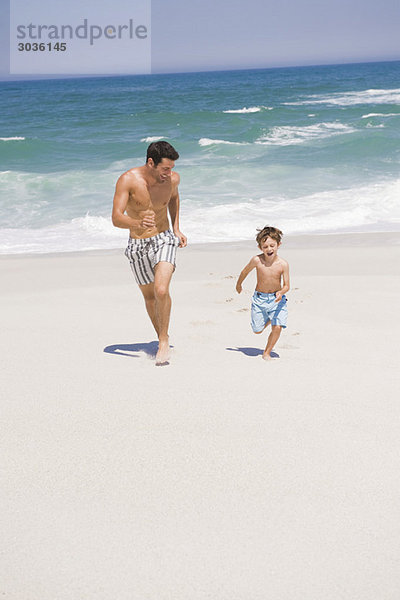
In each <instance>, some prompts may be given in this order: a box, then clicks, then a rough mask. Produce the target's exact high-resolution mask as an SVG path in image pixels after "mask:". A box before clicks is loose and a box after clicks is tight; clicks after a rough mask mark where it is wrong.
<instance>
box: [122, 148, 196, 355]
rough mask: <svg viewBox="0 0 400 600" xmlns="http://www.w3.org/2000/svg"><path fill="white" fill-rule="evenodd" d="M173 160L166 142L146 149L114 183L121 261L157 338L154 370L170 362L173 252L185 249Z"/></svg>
mask: <svg viewBox="0 0 400 600" xmlns="http://www.w3.org/2000/svg"><path fill="white" fill-rule="evenodd" d="M178 158H179V154H178V153H177V151H176V150H175V148H173V146H171V144H169V143H168V142H163V141H160V142H154V143H152V144H150V146H149V147H148V148H147V157H146V164H145V165H144V166H142V167H135V168H133V169H130V170H129V171H127V172H126V173H124V174H123V175H121V177H120V178H119V179H118V181H117V185H116V188H115V195H114V202H113V211H112V222H113V224H114V225H115V227H121V228H123V229H129V232H130V237H129V242H128V247H127V249H126V251H125V255H126V256H127V258H128V259H129V262H130V265H131V268H132V272H133V274H134V276H135V279H136V281H137V283H138V284H139V287H140V290H141V292H142V294H143V297H144V301H145V304H146V309H147V312H148V315H149V317H150V319H151V322H152V323H153V326H154V329H155V330H156V332H157V336H158V341H159V343H158V352H157V355H156V364H158V365H160V364H163V363H166V362H168V360H169V355H170V349H169V338H168V327H169V318H170V313H171V297H170V295H169V284H170V281H171V277H172V273H173V272H174V270H175V256H176V249H177V247H178V246H179V247H181V248H183V247H184V246H186V244H187V239H186V237H185V236H184V235H183V233H181V231H180V229H179V193H178V185H179V181H180V179H179V175H178V173H175V172H173V171H172V169H173V168H174V166H175V161H176V160H177V159H178ZM167 209H168V212H169V215H170V218H171V224H172V231H171V229H170V228H169V222H168V214H167Z"/></svg>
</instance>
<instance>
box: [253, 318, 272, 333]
mask: <svg viewBox="0 0 400 600" xmlns="http://www.w3.org/2000/svg"><path fill="white" fill-rule="evenodd" d="M270 323H271V321H269V320H268V321H267V322H266V323H265V325H264V327H263V328H262V329H260V331H253V333H256V334H257V335H258V334H259V333H262V332H263V331H264V329H265V328H266V327H268V325H269V324H270Z"/></svg>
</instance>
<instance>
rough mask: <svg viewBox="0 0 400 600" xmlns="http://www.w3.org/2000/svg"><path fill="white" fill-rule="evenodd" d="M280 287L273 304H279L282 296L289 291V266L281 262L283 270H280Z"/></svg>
mask: <svg viewBox="0 0 400 600" xmlns="http://www.w3.org/2000/svg"><path fill="white" fill-rule="evenodd" d="M282 283H283V285H282V287H281V289H280V290H279V292H276V294H275V295H276V299H275V302H280V301H281V300H282V296H283V294H286V292H288V291H289V290H290V279H289V264H288V263H287V262H286V260H285V261H283V270H282Z"/></svg>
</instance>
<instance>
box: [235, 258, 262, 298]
mask: <svg viewBox="0 0 400 600" xmlns="http://www.w3.org/2000/svg"><path fill="white" fill-rule="evenodd" d="M256 261H257V256H253V258H252V259H251V261H250V262H249V264H248V265H246V266H245V268H244V269H243V271H242V272H241V273H240V275H239V279H238V280H237V284H236V291H237V293H238V294H240V293H241V291H242V283H243V281H244V280H245V279H246V277H247V275H248V274H249V273H250V272H251V271H252V270H253V269H254V268H255V266H256Z"/></svg>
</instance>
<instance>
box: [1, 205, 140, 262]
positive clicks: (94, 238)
mask: <svg viewBox="0 0 400 600" xmlns="http://www.w3.org/2000/svg"><path fill="white" fill-rule="evenodd" d="M127 237H128V232H127V230H124V229H117V228H116V227H113V225H112V223H111V219H110V218H106V217H96V216H93V215H89V214H86V216H85V217H80V218H77V219H72V220H71V221H70V222H69V223H59V224H57V225H54V226H52V227H42V228H40V229H28V228H15V229H14V228H13V229H10V228H8V229H1V230H0V239H1V242H0V254H33V253H34V254H44V253H50V252H75V251H77V250H99V249H112V248H123V247H124V245H125V244H126V241H127Z"/></svg>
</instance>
